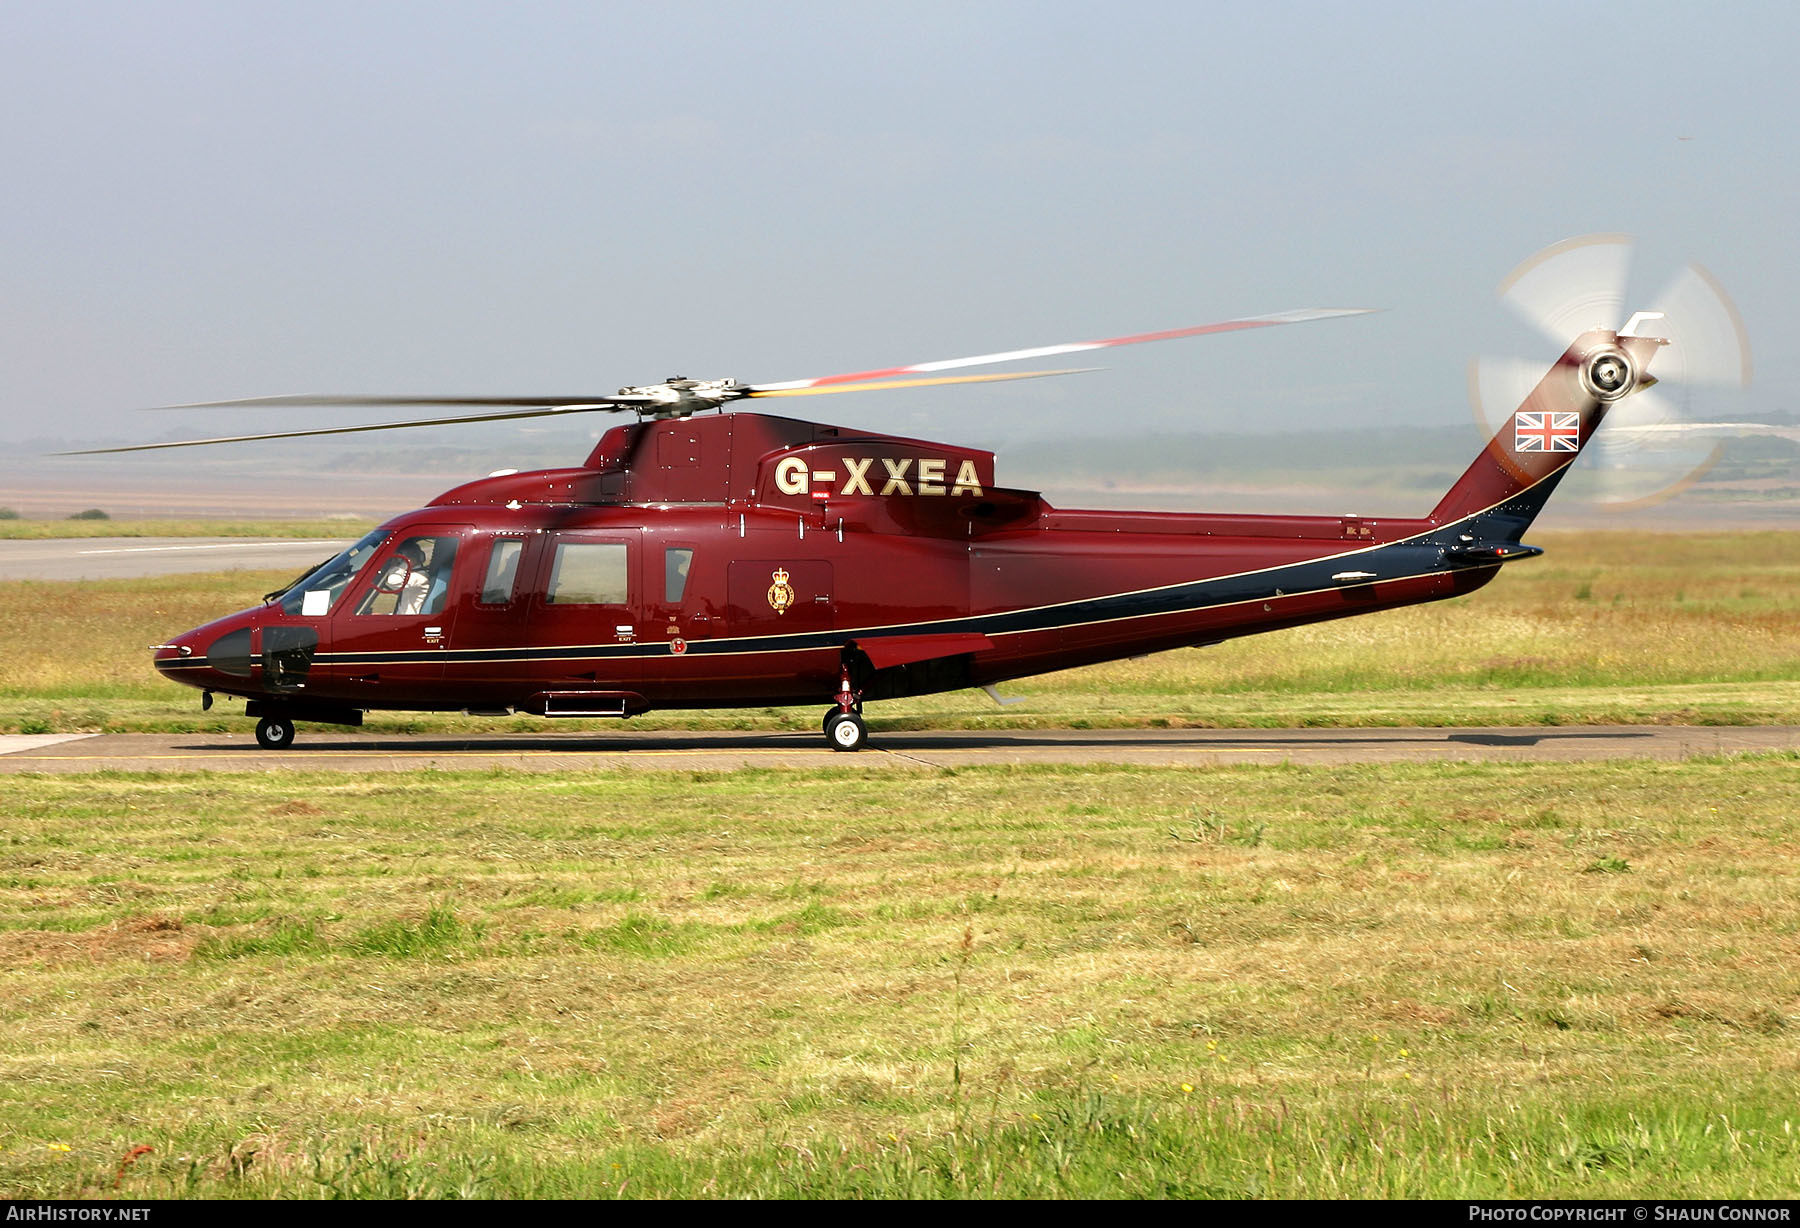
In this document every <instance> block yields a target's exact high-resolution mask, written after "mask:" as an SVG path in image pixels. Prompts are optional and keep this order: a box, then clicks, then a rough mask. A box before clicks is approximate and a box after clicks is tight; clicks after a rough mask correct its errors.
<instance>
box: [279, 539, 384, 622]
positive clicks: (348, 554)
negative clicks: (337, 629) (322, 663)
mask: <svg viewBox="0 0 1800 1228" xmlns="http://www.w3.org/2000/svg"><path fill="white" fill-rule="evenodd" d="M387 536H388V531H387V530H386V529H376V530H375V531H374V532H372V533H370V534H369V535H368V536H366V537H364V538H363V539H362V540H361V541H359V542H357V543H356V544H355V545H354V546H351V547H350V548H349V549H348V550H346V551H344V552H343V553H342V554H340V555H338V556H337V557H335V558H332V559H329V560H327V561H326V562H324V563H321V564H320V565H319V566H317V567H315V568H313V569H312V570H311V571H309V572H307V573H306V574H305V575H304V576H302V577H300V579H299V580H297V581H295V582H294V584H293V586H292V587H290V588H289V589H288V590H287V592H285V593H283V594H282V596H281V612H282V613H283V614H301V615H305V616H306V617H308V618H311V617H315V616H322V615H325V614H329V613H331V607H332V606H334V605H336V604H337V599H338V598H339V597H341V596H343V594H344V589H345V588H346V587H347V586H348V585H349V583H350V581H352V580H354V579H355V578H356V577H357V575H358V573H360V572H361V571H362V569H363V568H364V567H367V566H368V564H369V560H370V559H372V558H374V557H375V551H376V550H377V549H379V548H380V546H381V543H382V542H384V541H386V540H387Z"/></svg>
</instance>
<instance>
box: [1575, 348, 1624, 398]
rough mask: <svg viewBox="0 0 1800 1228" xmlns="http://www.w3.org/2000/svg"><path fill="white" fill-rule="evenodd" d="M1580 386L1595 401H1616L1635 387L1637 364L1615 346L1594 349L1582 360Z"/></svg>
mask: <svg viewBox="0 0 1800 1228" xmlns="http://www.w3.org/2000/svg"><path fill="white" fill-rule="evenodd" d="M1581 386H1582V387H1583V388H1585V389H1586V390H1587V392H1588V395H1589V396H1592V397H1593V398H1594V399H1595V400H1596V401H1617V400H1619V399H1620V398H1621V397H1624V396H1626V395H1628V394H1629V393H1630V392H1631V391H1632V389H1634V388H1636V387H1637V364H1636V363H1634V362H1632V361H1631V355H1629V354H1627V353H1626V352H1625V351H1624V350H1621V349H1619V348H1617V347H1615V346H1606V347H1605V348H1603V349H1599V350H1595V351H1594V352H1593V353H1591V354H1589V355H1588V356H1587V357H1586V358H1584V359H1583V360H1582V363H1581Z"/></svg>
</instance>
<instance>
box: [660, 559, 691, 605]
mask: <svg viewBox="0 0 1800 1228" xmlns="http://www.w3.org/2000/svg"><path fill="white" fill-rule="evenodd" d="M693 561H694V552H693V551H692V550H688V549H686V548H682V549H678V550H666V551H664V552H663V600H664V601H666V602H667V603H668V604H670V605H678V604H679V603H680V601H681V595H682V594H683V593H685V592H687V579H688V567H689V566H690V565H691V564H692V563H693Z"/></svg>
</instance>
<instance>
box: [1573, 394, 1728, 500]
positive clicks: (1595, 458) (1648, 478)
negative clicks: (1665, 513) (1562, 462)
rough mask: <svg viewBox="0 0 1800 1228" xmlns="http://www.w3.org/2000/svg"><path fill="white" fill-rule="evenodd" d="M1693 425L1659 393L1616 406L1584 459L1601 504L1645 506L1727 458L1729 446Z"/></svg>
mask: <svg viewBox="0 0 1800 1228" xmlns="http://www.w3.org/2000/svg"><path fill="white" fill-rule="evenodd" d="M1693 427H1694V424H1693V423H1690V422H1687V421H1685V419H1684V416H1683V414H1682V412H1681V410H1680V409H1679V408H1677V406H1676V404H1675V402H1674V401H1672V400H1671V399H1670V398H1669V397H1667V396H1664V395H1663V394H1662V393H1661V392H1660V391H1656V390H1647V391H1641V392H1634V393H1632V394H1631V395H1630V396H1628V397H1626V398H1625V399H1624V400H1623V401H1620V402H1619V403H1618V404H1617V405H1614V406H1613V407H1612V409H1611V410H1610V411H1609V412H1608V414H1607V417H1606V421H1605V423H1603V424H1602V425H1601V427H1600V429H1599V430H1598V431H1597V432H1595V434H1594V437H1593V440H1592V441H1591V442H1590V444H1589V447H1588V451H1589V456H1588V457H1587V458H1586V461H1587V467H1588V468H1589V469H1590V470H1591V471H1592V472H1593V474H1594V477H1595V485H1596V487H1597V494H1596V499H1597V501H1598V502H1600V503H1603V504H1606V505H1607V506H1609V507H1615V508H1621V509H1623V508H1628V507H1647V506H1649V505H1651V504H1653V503H1660V502H1661V501H1662V500H1664V499H1667V498H1670V497H1671V496H1673V495H1676V494H1679V493H1680V492H1681V491H1683V490H1686V489H1687V488H1688V487H1689V486H1692V485H1693V484H1694V483H1695V482H1697V481H1699V480H1700V479H1701V478H1702V477H1704V476H1705V474H1706V471H1707V470H1708V469H1711V468H1712V467H1713V466H1714V465H1715V464H1717V463H1718V460H1719V457H1721V456H1722V455H1724V452H1725V443H1724V441H1723V440H1722V439H1720V438H1719V437H1718V436H1716V435H1709V434H1705V433H1702V432H1699V431H1696V430H1694V429H1693Z"/></svg>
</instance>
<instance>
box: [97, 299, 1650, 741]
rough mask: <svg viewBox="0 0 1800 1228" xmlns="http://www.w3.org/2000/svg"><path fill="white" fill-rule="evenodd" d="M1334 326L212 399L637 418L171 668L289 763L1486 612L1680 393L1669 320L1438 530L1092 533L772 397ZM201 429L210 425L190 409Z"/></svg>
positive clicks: (321, 570) (496, 479) (1602, 367)
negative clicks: (329, 739)
mask: <svg viewBox="0 0 1800 1228" xmlns="http://www.w3.org/2000/svg"><path fill="white" fill-rule="evenodd" d="M1364 310H1365V309H1307V310H1300V311H1288V312H1281V313H1277V314H1273V315H1263V316H1252V317H1244V318H1239V319H1233V320H1226V321H1222V322H1219V323H1214V324H1205V325H1199V326H1195V327H1189V328H1179V329H1171V330H1166V331H1162V332H1155V333H1139V334H1134V335H1130V336H1122V337H1113V338H1108V339H1104V340H1099V341H1089V342H1078V343H1072V344H1067V345H1054V346H1041V347H1034V348H1031V349H1023V350H1011V351H1006V352H1002V353H994V354H984V355H977V356H973V357H968V358H959V359H950V360H944V361H938V362H927V363H915V364H911V365H908V366H901V367H891V368H884V369H879V370H869V371H858V372H852V373H847V374H842V375H833V376H825V377H820V378H812V379H805V380H794V381H788V382H784V383H765V384H746V383H740V382H738V381H736V380H731V379H715V380H694V379H687V378H679V377H677V378H671V379H668V380H665V381H663V382H661V383H657V384H649V385H639V386H631V387H625V388H622V389H620V390H619V392H618V393H616V394H613V395H611V396H507V397H462V396H449V397H430V396H364V395H308V396H286V397H263V398H251V399H248V400H238V401H216V402H204V403H196V404H195V406H194V407H198V406H201V405H206V406H224V407H236V408H242V407H264V408H277V409H292V408H300V407H307V406H324V405H333V406H344V405H351V406H364V407H383V408H395V407H401V408H413V407H425V406H433V407H438V408H439V409H452V408H454V409H460V410H463V411H467V410H471V409H475V410H479V411H480V412H476V413H468V412H461V413H456V414H454V415H445V416H436V417H424V418H414V419H409V420H406V421H401V422H384V423H376V424H369V425H362V426H352V427H321V428H311V429H296V430H287V431H277V432H267V433H263V434H257V435H238V436H226V437H220V438H216V439H207V440H183V441H178V442H175V443H156V444H140V445H135V446H133V447H128V448H106V449H91V450H89V451H92V452H120V451H142V450H151V449H156V448H167V447H186V446H193V445H198V444H216V443H228V442H238V441H242V440H251V439H283V438H295V437H302V436H315V435H327V434H341V433H349V432H357V431H376V430H387V429H394V428H398V427H419V426H430V425H441V424H448V423H466V422H485V421H499V420H513V419H521V418H532V417H546V416H555V415H564V414H574V413H594V412H629V413H634V414H636V415H637V421H635V422H630V423H627V424H622V425H619V426H615V427H613V428H612V429H610V430H608V431H607V432H606V433H605V434H604V435H603V436H602V437H601V439H600V440H599V442H598V444H597V445H596V446H595V447H594V448H593V450H592V452H591V454H590V455H589V456H588V457H587V458H586V460H585V461H584V462H583V463H581V464H580V465H577V466H573V467H570V468H558V469H548V470H537V471H530V472H518V471H513V470H500V471H498V472H495V473H493V474H490V475H488V476H486V477H484V478H479V479H477V480H474V481H471V482H467V483H465V484H463V485H460V486H457V487H454V488H453V489H450V490H447V491H445V492H444V493H443V494H441V495H439V496H438V497H437V498H435V499H433V500H432V501H431V503H430V504H429V505H427V506H426V507H423V508H419V509H417V510H414V511H409V512H406V513H404V514H402V515H399V516H395V517H393V518H392V519H390V520H388V521H387V522H386V523H384V524H383V525H381V526H380V527H379V528H377V529H375V530H374V531H372V532H370V533H369V534H368V535H366V536H365V537H363V538H362V539H361V540H360V541H357V542H356V543H354V544H353V545H351V546H350V547H349V548H347V549H346V550H344V551H343V552H342V553H340V554H338V555H336V556H335V557H334V558H332V559H330V560H328V561H326V562H324V563H322V564H320V565H319V566H317V567H315V568H313V569H311V570H309V571H308V572H306V573H305V574H304V575H302V576H300V577H299V578H298V579H296V580H295V581H294V582H292V583H291V584H288V585H285V586H284V587H283V588H281V589H279V590H277V591H275V592H272V593H270V594H268V595H267V596H266V597H265V599H264V601H263V603H262V604H260V605H258V606H255V607H253V608H250V609H246V610H242V611H239V612H237V613H234V614H230V615H228V616H226V617H224V618H221V619H218V620H216V621H214V622H210V623H207V624H206V625H204V626H201V627H196V628H194V629H193V630H190V631H186V632H183V633H182V634H180V635H177V636H175V637H173V638H171V639H170V640H169V641H168V642H166V643H163V644H159V645H156V646H155V648H154V658H153V661H154V665H155V668H156V669H157V670H158V671H159V672H160V673H161V674H162V675H163V676H165V677H167V678H171V679H174V680H175V681H177V682H180V683H184V684H186V685H188V686H191V687H195V688H197V689H199V690H201V691H202V693H203V696H202V706H203V708H210V707H211V704H212V701H213V697H214V695H215V694H222V695H230V696H237V697H241V698H243V699H244V700H245V701H246V706H245V713H246V715H247V716H250V717H255V718H257V725H256V739H257V741H258V743H259V744H260V745H261V746H263V747H265V748H269V749H282V748H286V747H288V746H290V745H292V743H293V742H294V737H295V727H296V724H297V723H300V722H314V723H321V724H328V725H344V726H356V725H360V724H361V723H362V721H363V717H364V714H365V713H367V712H370V711H376V710H412V711H458V712H464V713H469V714H472V715H478V716H479V715H493V716H502V715H510V714H513V713H528V714H534V715H537V716H540V717H546V718H564V717H579V718H593V717H616V718H627V717H631V716H634V715H638V714H641V713H645V712H650V711H653V710H659V709H695V708H726V707H742V706H757V707H762V706H768V705H799V704H806V703H822V704H824V705H825V707H824V714H823V718H822V721H821V728H822V731H823V734H824V737H825V740H826V742H827V743H828V744H829V745H830V746H831V747H832V748H833V749H835V750H838V751H856V750H860V749H861V748H863V747H864V746H865V745H867V743H868V740H869V730H868V726H867V724H866V722H865V720H864V717H863V711H864V705H865V704H866V703H869V702H871V701H877V700H883V699H892V698H899V697H903V696H915V695H925V694H931V693H936V692H943V691H950V690H957V689H962V688H981V689H985V690H986V691H987V692H988V693H989V695H990V696H993V697H994V698H996V699H998V698H999V696H998V692H997V691H996V690H995V687H996V686H997V685H998V684H1000V683H1003V682H1006V681H1009V680H1012V679H1017V678H1022V677H1028V676H1031V675H1036V674H1042V673H1047V672H1051V671H1056V670H1063V669H1069V668H1072V667H1076V666H1082V665H1090V664H1095V663H1099V662H1105V661H1111V660H1117V659H1120V658H1125V657H1133V656H1140V655H1143V654H1147V653H1153V652H1160V651H1164V650H1168V649H1174V648H1180V647H1191V646H1192V647H1197V646H1208V645H1212V644H1217V643H1219V642H1221V641H1224V640H1227V639H1231V638H1235V637H1239V636H1245V635H1253V634H1257V633H1259V632H1265V631H1273V630H1277V629H1281V628H1288V627H1296V626H1300V625H1303V624H1307V623H1315V622H1320V621H1324V620H1328V619H1337V618H1344V617H1349V616H1352V615H1358V614H1366V613H1371V612H1374V611H1377V610H1387V609H1393V608H1395V607H1399V606H1405V605H1412V604H1416V603H1420V602H1427V601H1438V600H1443V599H1445V598H1449V597H1456V596H1460V595H1463V594H1466V593H1470V592H1473V591H1474V590H1476V589H1479V588H1481V587H1482V586H1483V585H1485V584H1487V583H1488V582H1489V581H1490V580H1492V579H1493V578H1494V577H1495V576H1496V575H1497V574H1498V573H1499V571H1500V569H1501V568H1503V567H1504V566H1506V565H1507V564H1509V563H1513V562H1516V561H1518V560H1521V559H1526V558H1531V557H1534V556H1537V555H1540V554H1542V553H1543V552H1542V550H1541V549H1539V548H1538V547H1535V546H1531V545H1527V544H1525V543H1524V542H1523V540H1522V539H1523V536H1524V534H1525V532H1526V531H1527V530H1528V529H1529V527H1530V526H1531V524H1532V522H1533V520H1534V519H1535V518H1536V516H1537V515H1538V513H1539V512H1540V511H1541V510H1542V509H1543V507H1544V505H1545V503H1546V501H1547V500H1548V499H1549V497H1550V495H1551V494H1552V493H1553V492H1554V491H1555V490H1556V488H1557V486H1558V485H1559V483H1560V482H1561V481H1562V480H1563V478H1564V476H1565V475H1566V474H1567V472H1568V470H1569V467H1570V465H1571V464H1572V463H1573V462H1574V461H1576V459H1577V458H1578V457H1579V456H1580V455H1581V454H1582V451H1583V449H1584V448H1585V447H1586V446H1587V445H1588V443H1589V441H1590V439H1591V438H1592V436H1593V433H1594V431H1595V430H1596V428H1598V427H1599V426H1600V424H1601V422H1602V420H1603V419H1604V418H1605V417H1606V415H1607V413H1608V411H1609V410H1610V409H1611V408H1612V407H1614V406H1615V405H1617V404H1618V403H1619V402H1620V401H1622V400H1623V399H1624V398H1626V397H1628V396H1631V395H1632V394H1634V393H1637V392H1639V391H1641V390H1643V389H1645V388H1648V387H1649V386H1651V385H1652V384H1654V383H1656V379H1655V377H1654V376H1652V375H1650V374H1649V367H1650V365H1651V361H1652V359H1653V358H1654V356H1655V355H1656V353H1657V351H1658V349H1659V347H1660V346H1662V345H1664V344H1667V342H1666V341H1664V340H1662V339H1660V338H1657V337H1653V336H1640V335H1638V331H1637V330H1638V328H1639V326H1641V325H1645V324H1648V323H1649V322H1651V321H1653V320H1655V319H1656V318H1658V316H1659V313H1656V312H1639V313H1637V314H1635V315H1633V316H1632V317H1631V318H1630V320H1629V321H1628V322H1627V323H1626V324H1625V325H1624V326H1622V327H1620V328H1616V329H1613V328H1597V327H1596V328H1587V329H1585V330H1584V331H1582V332H1580V334H1579V335H1577V336H1575V338H1574V340H1573V341H1572V342H1570V343H1569V344H1568V345H1567V347H1566V349H1564V351H1563V353H1562V355H1561V357H1560V358H1558V359H1557V360H1556V361H1555V363H1554V364H1553V365H1552V366H1551V367H1550V369H1549V371H1548V372H1547V373H1546V374H1544V375H1543V376H1542V378H1541V379H1539V380H1538V382H1537V383H1536V384H1535V386H1533V387H1531V388H1530V390H1529V392H1528V393H1527V394H1526V395H1525V397H1524V399H1523V401H1522V402H1521V403H1519V404H1518V407H1517V408H1516V409H1515V410H1513V411H1512V413H1511V414H1510V416H1508V417H1506V418H1505V420H1504V421H1503V422H1502V423H1501V424H1500V425H1499V429H1498V430H1497V431H1496V432H1495V433H1494V434H1493V435H1492V437H1491V439H1489V440H1488V441H1487V443H1486V445H1485V446H1484V447H1483V448H1482V449H1481V451H1480V452H1479V453H1478V454H1477V455H1476V456H1475V458H1474V460H1473V461H1472V462H1471V463H1470V465H1469V466H1468V468H1467V470H1466V471H1465V472H1464V473H1463V474H1462V476H1461V477H1460V478H1459V479H1457V481H1456V482H1455V483H1454V484H1453V485H1452V486H1451V487H1450V489H1449V490H1448V491H1447V492H1446V493H1445V494H1444V496H1443V497H1442V498H1441V499H1440V500H1439V501H1438V503H1437V505H1436V506H1435V507H1434V508H1432V510H1431V511H1430V512H1429V513H1428V514H1426V515H1425V516H1422V517H1416V518H1389V517H1361V516H1316V515H1240V514H1216V513H1190V512H1166V511H1113V510H1103V511H1096V510H1069V509H1062V508H1057V507H1054V506H1052V505H1051V504H1050V503H1049V502H1048V501H1047V500H1046V499H1045V498H1044V497H1043V496H1042V495H1041V494H1039V493H1038V492H1035V491H1029V490H1020V489H1013V488H1009V487H1005V486H1001V485H999V484H998V479H997V475H996V467H995V457H994V454H993V453H992V452H989V451H984V450H981V449H976V448H969V447H962V446H958V445H955V444H948V443H940V442H934V441H930V440H923V439H913V438H907V437H902V436H898V435H889V434H882V433H876V432H869V431H862V430H857V429H854V428H852V427H847V426H838V425H830V424H826V423H820V422H812V421H805V420H801V419H798V418H791V417H784V416H779V415H776V414H771V413H762V412H753V411H750V410H748V409H745V408H740V403H742V402H746V401H750V400H755V399H775V398H793V397H802V396H815V395H821V394H826V393H841V392H853V391H869V390H876V389H885V388H900V387H917V386H920V385H930V384H950V383H981V382H988V381H996V380H1008V379H1028V378H1043V377H1048V376H1056V375H1063V374H1070V373H1072V372H1070V371H1067V370H1033V371H1012V372H1002V373H982V374H974V375H967V374H955V375H949V374H944V373H945V372H952V371H961V370H963V369H965V368H969V367H976V366H983V365H987V364H995V363H1005V362H1014V361H1022V360H1035V359H1042V358H1050V357H1057V356H1061V355H1065V354H1072V353H1083V352H1088V351H1094V350H1100V349H1106V348H1110V347H1115V346H1124V345H1133V344H1139V343H1144V342H1153V341H1166V340H1173V339H1177V338H1182V337H1197V336H1201V335H1206V334H1220V333H1228V332H1234V331H1240V330H1246V329H1260V328H1270V327H1277V326H1284V325H1290V324H1298V323H1303V322H1309V321H1318V320H1326V319H1333V318H1340V317H1346V316H1353V315H1358V314H1362V313H1363V311H1364ZM182 408H188V407H182Z"/></svg>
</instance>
